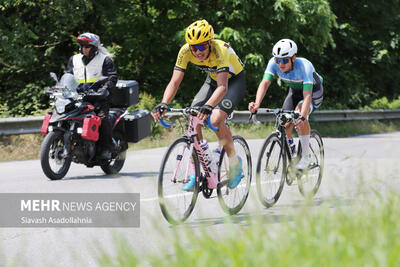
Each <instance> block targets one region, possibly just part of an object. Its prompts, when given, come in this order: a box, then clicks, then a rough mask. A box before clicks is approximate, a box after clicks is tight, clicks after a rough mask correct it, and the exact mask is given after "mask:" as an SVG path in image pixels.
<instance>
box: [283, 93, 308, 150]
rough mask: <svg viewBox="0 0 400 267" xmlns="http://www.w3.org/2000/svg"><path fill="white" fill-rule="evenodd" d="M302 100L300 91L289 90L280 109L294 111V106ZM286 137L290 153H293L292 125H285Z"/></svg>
mask: <svg viewBox="0 0 400 267" xmlns="http://www.w3.org/2000/svg"><path fill="white" fill-rule="evenodd" d="M302 98H303V95H302V93H301V91H299V90H294V89H293V88H289V93H288V95H287V96H286V98H285V101H284V102H283V105H282V109H284V110H294V108H295V104H296V103H298V102H299V101H300V100H301V99H302ZM285 127H286V130H285V131H286V135H287V137H288V139H289V144H290V147H291V149H292V152H293V153H294V151H295V145H294V141H293V134H292V133H293V128H294V124H293V123H286V125H285Z"/></svg>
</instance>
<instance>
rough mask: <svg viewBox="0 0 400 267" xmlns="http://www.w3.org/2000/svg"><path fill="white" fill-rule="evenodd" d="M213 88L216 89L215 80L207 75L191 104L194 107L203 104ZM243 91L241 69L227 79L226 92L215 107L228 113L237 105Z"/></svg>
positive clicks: (244, 91) (243, 78)
mask: <svg viewBox="0 0 400 267" xmlns="http://www.w3.org/2000/svg"><path fill="white" fill-rule="evenodd" d="M215 89H217V82H216V81H214V80H213V79H211V77H210V76H209V75H207V78H206V80H205V82H204V84H203V86H202V87H201V88H200V90H199V91H198V92H197V94H196V96H195V97H194V99H193V102H192V105H191V106H192V107H195V106H202V105H204V104H205V103H206V102H207V100H208V99H210V97H211V95H212V94H213V93H214V91H215ZM245 93H246V75H245V74H244V72H243V71H242V72H241V73H239V74H238V75H236V76H234V77H231V78H230V79H229V80H228V92H227V93H226V95H225V96H224V98H223V99H222V100H221V101H220V102H219V103H218V105H217V106H216V107H215V108H218V109H220V110H222V111H224V112H225V113H226V114H228V115H230V114H231V113H232V111H233V110H234V109H235V107H237V105H238V104H239V102H240V101H241V100H242V99H243V97H244V94H245Z"/></svg>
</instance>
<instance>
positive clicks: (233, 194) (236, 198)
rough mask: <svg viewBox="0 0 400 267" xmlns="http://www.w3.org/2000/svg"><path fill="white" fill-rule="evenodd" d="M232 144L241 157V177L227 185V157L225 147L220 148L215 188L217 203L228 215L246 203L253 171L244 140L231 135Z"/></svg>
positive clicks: (236, 211) (237, 210)
mask: <svg viewBox="0 0 400 267" xmlns="http://www.w3.org/2000/svg"><path fill="white" fill-rule="evenodd" d="M233 145H234V147H235V152H236V155H237V156H239V157H240V158H241V159H242V178H241V180H240V182H239V184H238V185H237V186H236V187H234V188H230V187H229V184H228V182H229V178H228V171H229V159H228V155H227V153H225V149H222V151H221V156H220V160H219V167H218V179H219V184H218V188H217V193H218V200H219V203H220V205H221V207H222V209H223V210H224V211H225V212H226V213H228V214H230V215H233V214H236V213H238V212H239V211H240V210H241V209H242V207H243V206H244V204H245V203H246V200H247V197H248V195H249V190H250V185H251V176H252V173H253V172H252V164H251V154H250V149H249V146H248V144H247V142H246V140H244V138H243V137H241V136H238V135H235V136H233Z"/></svg>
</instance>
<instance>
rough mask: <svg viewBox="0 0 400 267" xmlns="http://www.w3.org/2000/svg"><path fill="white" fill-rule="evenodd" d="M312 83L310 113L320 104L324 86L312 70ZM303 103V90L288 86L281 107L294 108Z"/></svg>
mask: <svg viewBox="0 0 400 267" xmlns="http://www.w3.org/2000/svg"><path fill="white" fill-rule="evenodd" d="M313 76H314V83H313V90H312V101H311V109H310V113H311V112H312V111H313V110H314V109H316V108H318V107H319V106H321V104H322V101H323V99H324V87H323V86H322V82H321V79H320V77H319V76H318V74H316V73H315V72H314V75H313ZM302 103H303V91H302V90H298V89H297V90H296V89H293V88H289V93H288V95H287V96H286V99H285V102H283V106H282V109H287V110H294V109H295V107H296V106H297V105H299V104H302Z"/></svg>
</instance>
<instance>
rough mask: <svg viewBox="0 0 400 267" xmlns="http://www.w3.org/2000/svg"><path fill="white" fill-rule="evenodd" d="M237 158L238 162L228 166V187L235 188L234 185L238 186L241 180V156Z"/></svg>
mask: <svg viewBox="0 0 400 267" xmlns="http://www.w3.org/2000/svg"><path fill="white" fill-rule="evenodd" d="M237 158H238V160H239V163H238V164H236V165H234V166H231V167H230V168H229V173H228V177H229V181H228V187H229V188H230V189H233V188H235V187H236V186H238V184H239V183H240V181H241V180H242V172H243V168H242V158H241V157H239V156H238V157H237Z"/></svg>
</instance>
